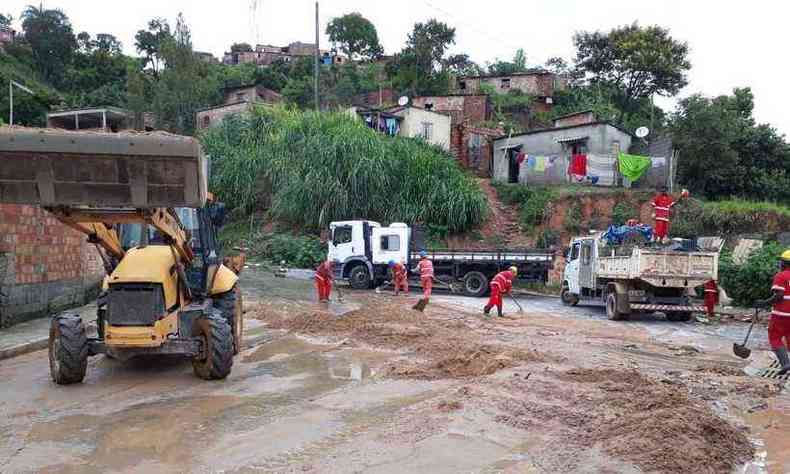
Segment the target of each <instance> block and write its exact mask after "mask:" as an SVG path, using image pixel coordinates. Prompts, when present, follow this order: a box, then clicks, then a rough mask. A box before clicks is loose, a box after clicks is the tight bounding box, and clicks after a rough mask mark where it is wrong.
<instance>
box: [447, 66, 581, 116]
mask: <svg viewBox="0 0 790 474" xmlns="http://www.w3.org/2000/svg"><path fill="white" fill-rule="evenodd" d="M484 84H485V85H488V86H491V87H493V88H494V91H496V92H497V93H500V94H507V93H508V92H510V91H513V90H518V91H521V92H523V93H524V94H527V95H529V96H532V97H533V98H535V101H534V103H533V107H532V108H533V111H535V112H547V111H549V110H551V108H552V104H553V103H554V93H555V92H556V91H562V90H565V89H566V88H567V86H568V79H567V78H565V77H563V76H560V75H557V74H554V73H552V72H549V71H546V70H544V69H534V70H530V71H526V72H517V73H513V74H508V75H483V76H461V77H459V78H458V79H456V81H455V87H454V92H455V93H456V94H470V95H475V94H480V93H481V90H482V89H481V86H482V85H484Z"/></svg>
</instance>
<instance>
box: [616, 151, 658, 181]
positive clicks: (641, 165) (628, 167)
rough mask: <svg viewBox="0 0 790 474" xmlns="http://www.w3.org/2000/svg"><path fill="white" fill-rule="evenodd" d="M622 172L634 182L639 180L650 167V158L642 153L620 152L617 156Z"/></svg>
mask: <svg viewBox="0 0 790 474" xmlns="http://www.w3.org/2000/svg"><path fill="white" fill-rule="evenodd" d="M617 160H618V164H619V168H620V174H622V175H623V176H625V177H626V178H628V179H630V180H631V181H632V182H633V181H636V180H638V179H639V178H641V177H642V175H644V174H645V171H647V170H648V168H650V163H651V161H650V158H648V157H646V156H641V155H628V154H625V153H620V155H619V156H618V157H617Z"/></svg>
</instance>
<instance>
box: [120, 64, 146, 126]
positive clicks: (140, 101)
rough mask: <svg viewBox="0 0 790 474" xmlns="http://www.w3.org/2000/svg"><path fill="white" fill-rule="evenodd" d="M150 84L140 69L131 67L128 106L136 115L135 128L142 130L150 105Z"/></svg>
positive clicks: (127, 80)
mask: <svg viewBox="0 0 790 474" xmlns="http://www.w3.org/2000/svg"><path fill="white" fill-rule="evenodd" d="M149 94H150V82H149V81H148V80H147V79H146V75H145V74H144V73H143V72H142V70H141V68H140V67H135V66H130V67H129V69H128V70H127V74H126V106H127V107H128V108H129V110H130V111H131V112H132V113H133V114H134V128H135V129H136V130H142V129H143V128H144V126H145V124H144V123H143V122H144V121H143V114H144V113H145V112H146V110H147V108H148V104H149Z"/></svg>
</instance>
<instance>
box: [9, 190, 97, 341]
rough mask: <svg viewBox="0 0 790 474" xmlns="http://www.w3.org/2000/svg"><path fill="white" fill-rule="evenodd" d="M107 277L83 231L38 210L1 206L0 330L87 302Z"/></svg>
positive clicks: (33, 207)
mask: <svg viewBox="0 0 790 474" xmlns="http://www.w3.org/2000/svg"><path fill="white" fill-rule="evenodd" d="M103 276H104V268H103V266H102V263H101V257H100V256H99V254H98V252H97V250H96V249H95V247H94V246H93V245H92V244H88V243H87V242H86V237H85V236H84V235H83V234H82V233H80V232H77V231H75V230H72V229H70V228H68V227H66V226H65V225H63V224H61V223H60V222H59V221H58V220H57V219H55V218H54V217H52V216H51V215H50V214H49V213H48V212H46V211H45V210H43V209H41V208H39V207H36V206H24V205H14V204H0V326H2V327H7V326H10V325H12V324H16V323H18V322H21V321H25V320H28V319H33V318H36V317H42V316H47V315H49V314H52V313H56V312H58V311H62V310H64V309H67V308H69V307H74V306H79V305H82V304H85V303H86V302H87V301H89V300H90V299H91V298H93V297H94V296H95V295H96V293H97V292H98V288H99V284H100V282H101V280H102V278H103Z"/></svg>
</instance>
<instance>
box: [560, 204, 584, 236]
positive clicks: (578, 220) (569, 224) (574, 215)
mask: <svg viewBox="0 0 790 474" xmlns="http://www.w3.org/2000/svg"><path fill="white" fill-rule="evenodd" d="M582 219H583V216H582V208H581V206H579V203H577V202H575V203H573V204H572V205H571V207H569V208H568V210H567V211H566V212H565V219H564V220H563V222H562V226H563V227H564V228H565V230H566V231H568V232H570V233H572V234H578V233H579V232H580V231H581V230H582Z"/></svg>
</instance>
